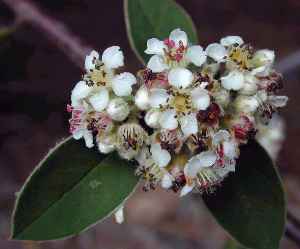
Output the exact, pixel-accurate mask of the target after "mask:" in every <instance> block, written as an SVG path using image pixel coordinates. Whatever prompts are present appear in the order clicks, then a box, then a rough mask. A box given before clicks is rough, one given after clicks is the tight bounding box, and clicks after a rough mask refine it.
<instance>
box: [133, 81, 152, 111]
mask: <svg viewBox="0 0 300 249" xmlns="http://www.w3.org/2000/svg"><path fill="white" fill-rule="evenodd" d="M149 98H150V96H149V91H148V89H147V87H145V86H141V87H140V88H139V90H138V91H137V92H136V94H135V96H134V102H135V105H136V106H137V107H138V108H139V109H140V110H147V109H148V108H149V107H150V104H149Z"/></svg>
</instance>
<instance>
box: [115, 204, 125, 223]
mask: <svg viewBox="0 0 300 249" xmlns="http://www.w3.org/2000/svg"><path fill="white" fill-rule="evenodd" d="M115 220H116V222H117V223H118V224H122V223H123V222H124V207H123V206H121V207H119V208H118V210H117V211H116V212H115Z"/></svg>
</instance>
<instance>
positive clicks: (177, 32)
mask: <svg viewBox="0 0 300 249" xmlns="http://www.w3.org/2000/svg"><path fill="white" fill-rule="evenodd" d="M169 39H170V40H171V41H173V42H175V46H176V47H179V45H180V42H182V45H183V46H184V47H186V46H187V45H188V38H187V34H186V33H185V32H184V31H182V30H181V29H174V30H173V31H172V32H171V33H170V36H169Z"/></svg>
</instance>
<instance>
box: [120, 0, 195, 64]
mask: <svg viewBox="0 0 300 249" xmlns="http://www.w3.org/2000/svg"><path fill="white" fill-rule="evenodd" d="M124 13H125V22H126V28H127V35H128V38H129V42H130V45H131V47H132V49H133V51H134V52H135V54H136V56H137V57H138V58H139V60H140V61H141V62H142V63H145V61H147V60H148V59H149V58H150V57H149V55H147V54H145V53H144V51H145V49H146V46H147V40H148V39H150V38H154V37H155V38H158V39H161V40H162V39H165V38H167V37H169V34H170V32H171V31H172V30H174V29H176V28H180V29H182V30H184V31H185V32H186V33H187V34H188V37H189V41H190V42H191V43H197V42H198V36H197V32H196V28H195V26H194V23H193V21H192V19H191V17H190V16H189V15H188V14H187V13H186V11H185V10H184V9H183V8H182V7H181V6H179V5H178V4H177V3H176V2H175V1H173V0H151V1H150V0H124Z"/></svg>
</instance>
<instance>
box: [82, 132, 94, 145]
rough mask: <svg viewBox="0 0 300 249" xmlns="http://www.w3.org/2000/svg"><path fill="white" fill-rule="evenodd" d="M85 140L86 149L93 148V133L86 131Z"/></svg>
mask: <svg viewBox="0 0 300 249" xmlns="http://www.w3.org/2000/svg"><path fill="white" fill-rule="evenodd" d="M83 138H84V141H85V145H86V147H88V148H92V147H93V146H94V142H93V134H92V132H91V131H88V130H85V132H84V134H83Z"/></svg>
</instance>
